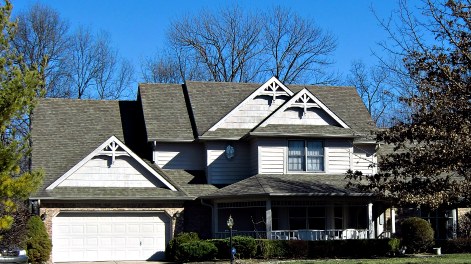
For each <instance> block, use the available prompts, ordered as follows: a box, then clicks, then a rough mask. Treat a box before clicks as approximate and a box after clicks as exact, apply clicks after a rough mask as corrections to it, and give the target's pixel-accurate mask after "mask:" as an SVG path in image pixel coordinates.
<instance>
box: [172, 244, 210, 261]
mask: <svg viewBox="0 0 471 264" xmlns="http://www.w3.org/2000/svg"><path fill="white" fill-rule="evenodd" d="M217 252H218V249H217V248H216V246H214V244H213V243H211V242H210V241H190V242H187V243H183V244H180V245H179V246H178V248H177V249H176V252H175V261H177V262H179V263H183V262H189V261H191V262H195V261H209V260H214V259H215V257H216V255H217Z"/></svg>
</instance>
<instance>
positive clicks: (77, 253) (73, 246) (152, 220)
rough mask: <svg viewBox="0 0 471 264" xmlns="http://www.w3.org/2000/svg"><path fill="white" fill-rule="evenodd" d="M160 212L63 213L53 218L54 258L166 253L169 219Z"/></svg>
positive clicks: (142, 256) (144, 257)
mask: <svg viewBox="0 0 471 264" xmlns="http://www.w3.org/2000/svg"><path fill="white" fill-rule="evenodd" d="M163 219H167V217H166V216H165V217H164V216H163V214H161V213H160V214H156V213H152V214H150V213H83V212H81V213H73V212H67V213H60V214H59V215H58V216H56V217H55V218H54V219H53V228H52V240H53V261H55V262H61V261H106V260H149V259H162V258H163V257H164V251H165V245H166V242H167V241H166V237H168V222H169V221H168V219H167V220H166V221H165V220H163Z"/></svg>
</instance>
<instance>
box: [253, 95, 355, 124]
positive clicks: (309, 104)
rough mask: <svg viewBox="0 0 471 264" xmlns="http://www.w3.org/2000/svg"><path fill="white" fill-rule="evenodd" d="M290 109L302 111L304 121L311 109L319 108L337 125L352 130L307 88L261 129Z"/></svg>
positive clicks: (268, 119) (269, 118) (274, 114)
mask: <svg viewBox="0 0 471 264" xmlns="http://www.w3.org/2000/svg"><path fill="white" fill-rule="evenodd" d="M289 108H300V109H302V111H303V112H302V115H301V117H300V118H301V119H303V118H304V117H305V116H306V115H307V112H308V110H309V109H311V108H318V109H321V110H322V111H323V112H325V113H326V114H327V116H329V117H330V118H332V119H333V120H334V121H335V122H336V123H338V124H339V125H340V126H341V127H343V128H350V127H349V126H348V125H347V124H346V123H345V122H343V121H342V119H340V118H339V117H338V116H337V115H336V114H334V113H333V112H332V111H331V110H330V109H329V108H328V107H327V106H326V105H324V104H323V103H322V102H321V101H320V100H319V99H317V97H315V96H314V95H313V94H312V93H311V92H310V91H309V90H307V89H306V88H304V89H302V90H301V91H299V92H298V93H297V94H296V95H294V96H293V97H292V98H291V99H290V100H289V101H288V102H286V103H285V104H284V105H283V106H282V107H280V108H279V109H278V110H277V111H276V112H274V113H273V114H272V115H271V116H270V117H268V118H267V119H266V120H265V121H264V122H263V123H261V124H260V127H265V126H266V125H268V124H270V123H271V121H272V120H274V119H276V118H278V116H277V115H278V114H280V113H283V112H285V111H286V110H287V109H289Z"/></svg>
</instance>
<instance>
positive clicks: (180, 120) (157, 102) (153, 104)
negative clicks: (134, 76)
mask: <svg viewBox="0 0 471 264" xmlns="http://www.w3.org/2000/svg"><path fill="white" fill-rule="evenodd" d="M139 95H140V99H141V101H142V109H143V112H144V118H145V124H146V130H147V140H148V141H154V140H155V141H159V140H179V141H182V140H193V139H194V136H193V130H192V127H191V122H190V116H189V115H188V110H187V107H186V103H185V97H184V95H183V88H182V85H181V84H140V85H139Z"/></svg>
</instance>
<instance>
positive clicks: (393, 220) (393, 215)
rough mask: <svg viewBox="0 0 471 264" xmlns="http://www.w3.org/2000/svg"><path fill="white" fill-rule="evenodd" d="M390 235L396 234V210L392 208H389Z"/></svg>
mask: <svg viewBox="0 0 471 264" xmlns="http://www.w3.org/2000/svg"><path fill="white" fill-rule="evenodd" d="M390 212H391V234H392V235H393V234H395V233H396V209H395V208H394V207H391V210H390Z"/></svg>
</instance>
